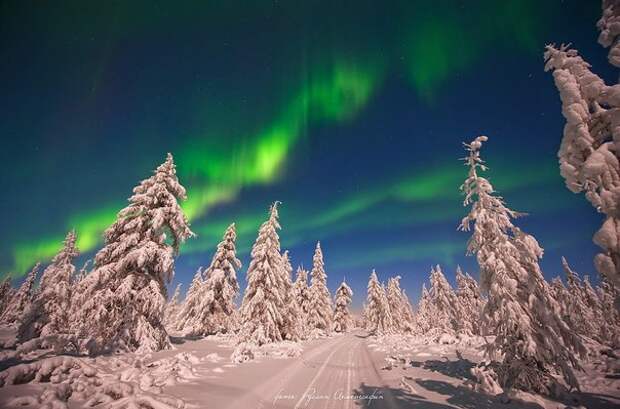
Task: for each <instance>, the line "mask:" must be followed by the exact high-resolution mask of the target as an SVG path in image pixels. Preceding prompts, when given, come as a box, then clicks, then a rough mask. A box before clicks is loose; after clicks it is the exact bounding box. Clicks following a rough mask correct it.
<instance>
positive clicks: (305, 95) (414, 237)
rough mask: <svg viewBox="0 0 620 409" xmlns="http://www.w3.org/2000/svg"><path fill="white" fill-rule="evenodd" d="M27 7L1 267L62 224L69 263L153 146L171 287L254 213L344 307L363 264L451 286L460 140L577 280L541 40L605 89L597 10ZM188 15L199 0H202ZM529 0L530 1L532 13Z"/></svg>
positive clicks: (19, 16) (247, 225) (1, 29)
mask: <svg viewBox="0 0 620 409" xmlns="http://www.w3.org/2000/svg"><path fill="white" fill-rule="evenodd" d="M178 3H180V2H158V1H145V2H141V1H129V2H127V1H109V2H84V1H76V2H68V1H63V2H46V3H43V2H29V1H5V2H2V5H1V6H0V78H2V84H3V86H2V91H1V92H0V109H1V110H2V120H1V121H0V135H1V138H2V145H1V148H0V160H1V163H2V165H3V166H2V168H3V169H2V172H1V175H2V176H0V182H1V186H2V195H1V197H2V199H1V200H0V226H1V228H0V243H1V244H0V271H1V272H2V274H7V273H9V272H11V273H13V275H14V276H17V275H23V274H24V273H25V272H26V271H27V270H28V269H29V268H30V267H31V266H32V265H33V264H34V262H36V261H37V260H41V261H46V260H49V258H51V256H53V255H54V253H55V252H56V251H57V250H58V248H59V246H60V244H61V242H62V239H63V237H64V235H65V234H66V232H67V231H68V230H69V229H71V228H75V229H76V230H77V233H78V235H79V240H78V245H79V247H80V249H81V251H82V252H83V253H84V255H83V256H82V257H81V258H80V260H79V264H78V267H80V266H81V263H83V262H84V261H85V260H86V259H87V258H90V257H92V256H93V254H94V252H95V251H96V250H97V249H98V248H99V247H100V244H101V233H102V231H103V229H105V228H106V227H107V226H108V225H109V224H110V223H111V222H112V221H113V220H114V218H115V215H116V212H117V211H118V210H120V209H121V208H122V207H124V206H125V204H126V199H127V198H128V197H129V196H130V195H131V189H132V187H133V186H135V185H136V184H137V183H138V182H139V181H140V180H142V179H144V178H146V177H148V176H149V175H150V174H151V172H152V171H153V169H155V168H156V167H157V166H158V165H159V164H160V163H161V162H163V161H164V159H165V155H166V152H172V153H173V154H174V156H175V161H176V163H177V171H178V175H179V178H180V180H181V183H182V184H183V185H184V186H185V187H186V188H187V190H188V196H189V199H188V201H187V202H186V203H184V204H183V208H184V210H185V211H186V214H187V215H188V217H189V219H190V221H191V225H192V229H193V230H194V232H196V233H197V234H198V237H197V238H194V239H191V240H190V241H189V242H187V243H186V244H185V246H183V247H182V250H181V254H180V256H179V258H178V259H177V264H176V277H175V281H174V283H175V284H176V283H177V282H183V283H185V286H184V287H185V288H184V289H187V286H188V285H189V282H190V281H191V277H192V276H193V274H194V272H195V270H196V268H197V267H199V266H200V265H208V264H209V262H210V259H211V256H212V254H213V252H214V249H215V246H216V244H217V242H218V241H219V240H220V238H221V236H222V234H223V232H224V230H225V228H226V226H227V225H228V224H229V223H231V222H236V224H237V232H238V250H239V253H240V254H239V255H240V258H241V260H242V262H243V264H244V266H243V268H242V269H241V271H240V273H239V276H240V278H241V280H242V287H245V281H244V279H245V270H246V268H247V266H248V264H249V263H248V262H249V257H248V253H249V250H250V248H251V245H252V243H253V242H254V239H255V237H256V233H257V229H258V227H259V225H260V224H261V223H262V222H263V221H264V220H265V219H266V217H267V212H268V208H269V205H270V203H272V202H273V201H275V200H280V201H282V205H281V206H280V216H281V219H280V221H281V224H282V227H283V228H282V230H281V233H280V237H281V240H282V246H283V248H284V249H289V250H290V253H291V258H292V262H293V266H294V268H296V267H297V265H298V264H303V265H304V266H306V267H307V268H308V269H309V268H310V267H311V263H312V254H313V250H314V246H315V244H316V241H317V240H320V241H321V244H322V247H323V250H324V255H325V263H326V270H327V273H328V281H329V286H330V288H331V289H332V291H333V290H335V288H336V287H337V286H338V284H339V282H340V281H341V280H342V279H343V277H344V276H346V279H347V281H348V282H349V283H350V284H351V287H352V289H353V291H354V292H355V293H356V296H355V302H356V305H359V303H360V302H361V299H362V297H364V296H365V286H366V282H367V279H368V276H369V274H370V272H371V269H372V268H376V269H377V272H378V274H379V277H380V279H382V280H387V278H388V276H390V275H396V274H400V275H401V276H402V277H403V280H402V285H403V287H404V288H406V289H407V291H408V293H409V294H410V296H411V297H412V298H413V299H417V297H418V295H419V288H420V285H421V282H422V280H424V279H426V278H427V277H428V273H429V271H430V267H431V265H433V264H437V263H440V264H441V265H442V267H443V268H444V271H445V272H446V273H447V275H448V278H449V279H450V280H451V281H453V274H454V269H455V268H456V265H457V264H460V265H461V266H463V268H464V269H465V270H467V271H469V272H471V273H473V274H474V275H475V276H477V265H476V263H475V258H473V257H467V256H466V255H465V247H466V241H467V239H468V237H469V234H468V233H463V232H459V231H457V226H458V224H459V222H460V219H461V218H462V217H463V216H464V215H465V214H466V211H467V210H466V209H464V208H463V207H462V198H461V196H460V194H459V191H458V187H459V185H460V183H461V182H462V181H463V180H464V179H465V176H466V169H465V167H464V166H463V165H462V163H460V162H459V160H458V159H459V158H461V157H463V156H464V151H463V148H462V145H461V142H463V141H469V140H471V139H473V138H474V137H476V136H477V135H480V134H485V135H488V136H489V138H490V140H489V142H488V143H487V144H486V146H485V148H484V149H483V156H484V158H485V159H486V160H487V162H488V164H489V166H490V171H489V173H488V176H489V177H490V179H491V181H492V183H493V184H494V186H495V188H496V189H497V190H498V191H499V192H500V194H501V195H502V196H504V198H505V199H506V201H507V203H508V205H509V206H510V207H511V208H513V209H515V210H518V211H523V212H527V213H529V215H528V216H527V217H524V218H523V219H521V220H519V221H518V222H517V223H518V225H519V226H521V227H523V228H524V229H525V230H526V231H528V232H529V233H531V234H533V235H534V236H535V237H536V238H537V239H538V240H539V242H540V244H541V245H542V246H543V247H544V248H545V256H544V258H543V261H542V267H543V270H544V271H545V275H546V276H547V277H553V276H555V275H557V274H559V273H561V264H560V256H561V255H565V256H567V258H568V260H569V262H570V263H571V264H572V265H573V266H574V268H575V269H576V270H578V271H580V272H582V273H592V272H594V267H593V264H592V258H593V256H594V254H596V252H597V248H596V246H595V245H594V244H593V243H592V240H591V238H592V234H593V233H594V232H595V231H596V230H597V228H598V226H599V225H600V222H601V220H602V218H601V216H600V215H598V214H596V212H595V211H594V210H593V208H592V207H591V206H590V204H589V203H588V202H587V201H586V199H585V198H584V197H583V196H580V195H574V194H572V193H570V192H569V191H568V190H567V189H566V188H565V187H564V184H563V180H562V178H561V177H560V175H559V170H558V166H557V158H556V152H557V150H558V147H559V144H560V140H561V134H562V127H563V118H562V116H561V111H560V101H559V97H558V94H557V91H556V89H555V87H554V84H553V78H552V76H551V74H550V73H545V72H544V71H543V58H542V54H543V49H544V45H545V44H547V43H562V42H571V43H572V44H573V46H574V47H576V48H577V49H578V50H579V51H580V53H581V55H583V56H584V58H585V59H586V60H587V61H589V62H590V63H591V64H592V66H593V70H594V71H595V72H597V73H598V74H599V75H601V76H602V77H603V78H604V79H605V80H606V81H607V82H608V83H610V82H613V81H614V80H615V79H617V72H616V71H614V69H613V67H611V66H610V65H609V64H607V61H606V56H607V50H605V49H603V48H602V47H601V46H599V45H598V44H597V42H596V39H597V36H598V32H597V30H596V27H595V24H596V21H597V20H598V18H599V17H600V4H599V2H597V1H583V0H576V1H551V0H550V1H544V2H538V1H514V2H511V1H506V2H499V1H492V0H489V1H480V2H473V1H472V2H470V1H458V2H449V1H426V2H416V1H402V2H389V1H387V2H383V1H374V2H366V1H359V0H358V1H325V2H319V1H308V2H304V4H302V2H297V1H289V2H285V1H281V2H278V1H272V2H268V1H263V2H250V1H239V2H234V1H222V2H211V1H209V2H204V1H200V2H195V4H194V3H193V2H182V3H183V4H181V5H179V4H178ZM206 3H208V4H206ZM538 3H543V4H542V5H541V4H538Z"/></svg>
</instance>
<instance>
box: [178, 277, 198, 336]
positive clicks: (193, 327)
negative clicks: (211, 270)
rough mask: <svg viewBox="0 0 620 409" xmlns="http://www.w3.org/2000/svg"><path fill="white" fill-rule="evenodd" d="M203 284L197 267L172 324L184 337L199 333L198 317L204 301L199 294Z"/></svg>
mask: <svg viewBox="0 0 620 409" xmlns="http://www.w3.org/2000/svg"><path fill="white" fill-rule="evenodd" d="M203 283H204V280H203V268H202V267H198V270H196V273H195V274H194V278H193V279H192V283H191V284H190V285H189V289H188V290H187V294H185V301H184V302H183V304H182V305H181V308H180V310H179V313H178V315H177V319H176V323H175V324H174V328H175V329H176V330H177V331H180V332H181V333H182V334H184V335H192V334H195V333H199V332H200V328H201V325H200V323H199V322H198V316H199V315H200V311H201V310H202V304H203V303H204V301H205V300H204V299H202V298H201V293H200V290H201V288H202V286H203Z"/></svg>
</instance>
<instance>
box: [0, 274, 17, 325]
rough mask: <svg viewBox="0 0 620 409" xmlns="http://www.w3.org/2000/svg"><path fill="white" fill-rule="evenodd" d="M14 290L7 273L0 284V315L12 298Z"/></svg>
mask: <svg viewBox="0 0 620 409" xmlns="http://www.w3.org/2000/svg"><path fill="white" fill-rule="evenodd" d="M13 295H14V290H13V287H11V276H10V275H7V276H6V278H5V279H4V280H3V281H2V284H0V317H2V313H4V310H5V309H6V307H8V305H9V301H10V300H11V298H13Z"/></svg>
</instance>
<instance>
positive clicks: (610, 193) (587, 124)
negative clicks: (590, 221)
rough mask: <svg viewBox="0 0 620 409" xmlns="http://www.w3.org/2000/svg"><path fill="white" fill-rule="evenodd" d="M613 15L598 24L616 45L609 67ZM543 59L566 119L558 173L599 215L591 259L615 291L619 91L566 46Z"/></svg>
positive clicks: (619, 257)
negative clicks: (596, 251)
mask: <svg viewBox="0 0 620 409" xmlns="http://www.w3.org/2000/svg"><path fill="white" fill-rule="evenodd" d="M607 3H610V4H611V3H613V2H611V1H609V2H607ZM610 10H611V11H610ZM618 10H620V7H618V6H617V5H616V7H613V6H612V7H611V8H606V11H605V13H607V14H604V15H603V18H602V19H601V21H600V22H599V27H600V28H601V30H602V31H601V37H600V39H601V40H603V41H602V44H604V45H607V46H609V45H612V43H613V44H615V46H614V47H613V48H612V50H613V51H612V52H611V53H610V61H612V62H613V63H615V64H616V65H617V63H618V61H620V60H618V55H617V54H618V53H617V52H618V50H620V47H618V46H617V38H616V35H617V33H615V34H612V31H610V30H609V28H610V27H613V28H614V29H616V28H617V26H618V21H620V17H619V16H618V12H619V11H618ZM609 13H612V14H611V15H610V14H609ZM614 13H615V14H614ZM615 31H617V30H615ZM612 56H615V57H613V58H612ZM544 58H545V71H550V70H551V71H553V79H554V82H555V86H556V87H557V89H558V91H559V94H560V100H561V101H562V115H563V116H564V117H565V119H566V125H565V126H564V135H563V137H562V143H561V145H560V150H559V152H558V157H559V161H560V173H561V175H562V177H563V178H564V179H565V182H566V187H567V188H568V189H569V190H570V191H571V192H573V193H580V192H585V196H586V199H587V200H588V201H589V202H590V203H591V204H592V206H593V207H594V208H595V209H596V210H597V211H598V212H600V213H602V214H603V215H604V217H605V220H604V221H603V225H602V226H601V228H600V229H599V230H598V231H597V232H596V233H595V234H594V238H593V239H594V242H595V243H596V244H597V245H598V246H599V247H601V249H602V250H603V252H602V253H599V254H597V255H596V257H595V258H594V265H595V266H596V269H597V270H598V272H599V273H601V274H602V275H605V276H607V278H608V279H609V280H610V282H611V283H612V284H613V285H615V286H616V287H620V245H618V243H619V242H620V205H619V203H620V148H619V146H620V119H618V118H620V116H619V115H618V112H620V88H618V86H617V85H612V86H609V85H606V84H605V83H604V82H603V80H602V79H601V78H600V77H599V76H598V75H596V74H594V73H593V72H592V71H590V64H588V63H587V62H586V61H584V60H583V59H582V58H581V57H580V56H579V54H578V53H577V51H576V50H572V49H569V48H568V46H564V45H562V46H561V47H560V48H559V49H557V48H555V46H554V45H548V46H547V47H546V51H545V54H544Z"/></svg>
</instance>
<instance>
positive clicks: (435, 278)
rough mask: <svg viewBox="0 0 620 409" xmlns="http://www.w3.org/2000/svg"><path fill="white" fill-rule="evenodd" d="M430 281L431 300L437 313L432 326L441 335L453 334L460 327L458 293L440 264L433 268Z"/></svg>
mask: <svg viewBox="0 0 620 409" xmlns="http://www.w3.org/2000/svg"><path fill="white" fill-rule="evenodd" d="M430 281H431V289H430V292H429V301H430V303H431V304H432V305H433V307H434V313H435V317H434V319H433V322H432V327H433V328H434V329H435V332H436V333H437V335H439V336H441V335H442V334H451V335H453V334H454V333H455V330H456V328H457V327H458V323H457V321H456V315H457V314H456V310H455V307H456V305H457V304H458V302H457V299H456V294H455V293H454V290H453V289H452V286H451V285H450V283H448V280H446V277H445V276H444V275H443V272H442V271H441V267H440V266H439V265H437V266H436V267H435V268H431V275H430Z"/></svg>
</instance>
